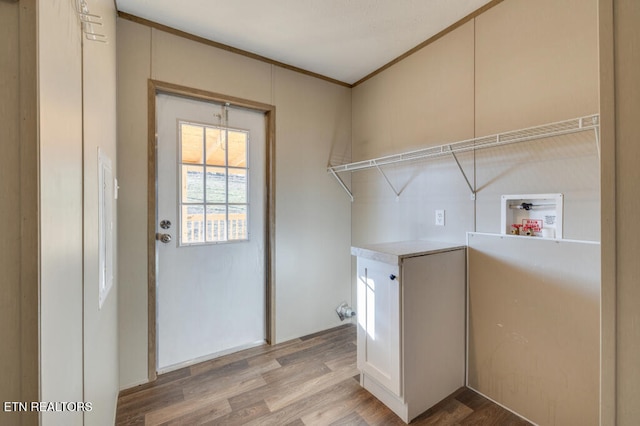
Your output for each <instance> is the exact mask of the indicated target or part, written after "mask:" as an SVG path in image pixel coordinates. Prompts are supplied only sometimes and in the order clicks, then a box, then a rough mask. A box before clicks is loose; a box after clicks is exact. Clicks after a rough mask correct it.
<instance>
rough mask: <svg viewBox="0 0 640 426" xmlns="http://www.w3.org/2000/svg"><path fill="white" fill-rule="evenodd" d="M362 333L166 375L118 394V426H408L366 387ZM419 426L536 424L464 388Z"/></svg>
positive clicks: (347, 331) (322, 336)
mask: <svg viewBox="0 0 640 426" xmlns="http://www.w3.org/2000/svg"><path fill="white" fill-rule="evenodd" d="M355 340H356V328H355V326H353V325H345V326H341V327H338V328H335V329H332V330H327V331H324V332H321V333H317V334H313V335H310V336H306V337H303V338H300V339H295V340H292V341H289V342H286V343H282V344H279V345H274V346H266V345H265V346H260V347H256V348H252V349H247V350H244V351H241V352H237V353H234V354H231V355H226V356H223V357H220V358H216V359H214V360H211V361H207V362H203V363H200V364H197V365H193V366H191V367H187V368H183V369H181V370H176V371H173V372H170V373H167V374H163V375H161V376H159V377H158V379H157V380H156V381H155V382H153V383H147V384H144V385H141V386H137V387H135V388H132V389H127V390H125V391H122V392H121V393H120V396H119V398H118V411H117V415H116V424H117V425H122V426H127V425H259V426H263V425H275V426H285V425H288V426H297V425H385V426H386V425H403V424H404V422H402V420H400V418H399V417H397V416H396V415H395V414H394V413H393V412H391V411H390V410H389V409H388V408H387V407H386V406H384V405H383V404H382V403H381V402H380V401H378V400H377V399H376V398H375V397H373V396H372V395H371V394H370V393H369V392H367V391H366V390H364V389H363V388H361V387H360V384H359V374H358V371H357V369H356V343H355ZM411 424H412V425H413V424H415V425H500V426H503V425H514V426H519V425H530V423H528V422H526V421H524V420H522V419H521V418H519V417H518V416H516V415H514V414H512V413H510V412H509V411H507V410H504V409H503V408H501V407H500V406H498V405H496V404H494V403H492V402H490V401H488V400H487V399H486V398H484V397H482V396H480V395H478V394H477V393H475V392H473V391H472V390H470V389H466V388H461V389H459V390H458V391H456V392H455V393H454V394H452V395H450V396H449V397H447V398H446V399H445V400H443V401H441V402H440V403H438V404H437V405H436V406H434V407H433V408H431V409H429V410H428V411H427V412H425V413H424V414H422V415H421V416H420V417H418V418H416V419H415V420H413V421H412V422H411Z"/></svg>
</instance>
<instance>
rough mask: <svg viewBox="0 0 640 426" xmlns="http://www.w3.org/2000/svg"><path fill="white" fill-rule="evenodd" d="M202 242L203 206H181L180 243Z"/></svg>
mask: <svg viewBox="0 0 640 426" xmlns="http://www.w3.org/2000/svg"><path fill="white" fill-rule="evenodd" d="M202 242H204V206H182V244H190V243H202Z"/></svg>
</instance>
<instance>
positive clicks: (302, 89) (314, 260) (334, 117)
mask: <svg viewBox="0 0 640 426" xmlns="http://www.w3.org/2000/svg"><path fill="white" fill-rule="evenodd" d="M149 78H152V79H156V80H160V81H165V82H170V83H175V84H179V85H182V86H187V87H191V88H195V89H201V90H206V91H210V92H215V93H220V94H224V95H227V96H233V97H237V98H243V99H247V100H251V101H255V102H262V103H266V104H271V105H275V107H276V112H275V114H276V115H275V116H276V138H275V139H276V142H275V144H276V159H275V160H276V166H275V167H276V188H275V192H276V226H275V238H276V243H275V245H276V249H275V250H276V251H275V253H274V254H273V255H274V258H275V262H276V271H275V276H276V278H275V279H276V282H275V298H276V306H275V312H276V318H275V321H276V325H275V333H274V336H273V340H274V343H275V342H281V341H284V340H288V339H291V338H295V337H299V336H302V335H305V334H309V333H313V332H316V331H319V330H323V329H326V328H330V327H333V326H336V325H338V324H339V323H340V322H339V319H338V317H337V315H336V314H335V311H334V309H335V307H336V306H337V305H338V304H339V303H340V302H342V301H343V300H346V301H350V299H351V295H350V292H351V287H350V278H349V277H350V259H349V247H350V235H349V221H350V219H349V217H350V204H349V199H348V197H346V195H345V194H344V193H343V192H342V190H341V188H340V187H339V186H338V185H337V184H336V183H335V182H334V181H333V180H332V178H331V177H330V176H328V175H327V174H326V166H327V163H328V161H329V159H330V158H331V157H332V156H336V155H343V156H344V155H347V156H348V155H349V154H350V151H349V144H350V140H351V135H350V131H351V125H350V123H351V117H350V110H351V94H350V90H349V89H348V88H346V87H342V86H338V85H335V84H332V83H328V82H325V81H322V80H317V79H315V78H312V77H309V76H305V75H301V74H297V73H294V72H291V71H288V70H285V69H282V68H279V67H275V66H272V65H270V64H266V63H263V62H259V61H256V60H253V59H249V58H247V57H244V56H240V55H236V54H233V53H230V52H227V51H225V50H220V49H217V48H214V47H211V46H208V45H205V44H201V43H198V42H194V41H192V40H188V39H184V38H181V37H178V36H175V35H172V34H168V33H165V32H162V31H158V30H155V29H153V30H152V29H150V28H148V27H145V26H142V25H139V24H137V23H132V22H130V21H127V20H123V19H119V20H118V172H119V176H120V186H121V192H120V194H121V198H120V200H119V206H118V214H119V236H120V240H119V273H120V282H119V284H120V289H119V290H120V294H119V300H120V308H119V321H120V337H119V341H120V366H121V369H120V386H121V387H123V388H126V387H130V386H132V385H135V384H138V383H141V382H145V381H146V380H147V355H148V352H147V341H148V340H147V331H148V324H147V233H146V226H147V224H146V217H147V204H146V202H147V201H146V200H147V177H146V176H147V80H148V79H149Z"/></svg>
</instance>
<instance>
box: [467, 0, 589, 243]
mask: <svg viewBox="0 0 640 426" xmlns="http://www.w3.org/2000/svg"><path fill="white" fill-rule="evenodd" d="M596 6H597V4H596V2H595V1H588V2H585V1H566V2H554V1H548V0H545V1H542V2H535V4H534V3H532V2H527V1H522V0H513V1H508V2H504V3H501V4H499V5H498V6H496V7H494V8H492V9H491V10H489V11H488V12H486V13H484V14H483V15H481V16H479V17H478V18H477V19H476V136H485V135H489V134H495V133H498V132H503V131H509V130H517V129H519V128H525V127H529V126H533V125H540V124H545V123H550V122H555V121H560V120H565V119H571V118H576V117H579V116H584V115H589V114H594V113H597V112H598V110H599V107H598V50H597V8H596ZM476 166H477V185H478V196H477V205H476V208H477V213H476V218H477V226H476V230H477V231H478V232H500V196H501V195H503V194H532V193H533V194H535V193H563V194H564V196H565V197H564V201H565V205H564V207H565V211H564V212H565V215H564V221H565V222H564V230H565V232H564V237H565V238H571V239H581V240H591V241H599V239H600V184H599V181H600V175H599V170H600V165H599V157H598V149H597V145H596V139H595V135H594V133H593V132H585V133H583V134H580V135H569V136H562V137H557V138H553V139H549V140H546V141H536V142H528V143H523V144H519V145H513V146H508V147H501V148H494V149H487V150H483V151H481V152H478V153H477V163H476Z"/></svg>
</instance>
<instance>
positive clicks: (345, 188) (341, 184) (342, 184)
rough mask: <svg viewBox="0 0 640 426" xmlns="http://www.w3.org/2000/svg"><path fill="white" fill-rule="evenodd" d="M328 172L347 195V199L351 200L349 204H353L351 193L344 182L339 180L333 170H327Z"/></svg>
mask: <svg viewBox="0 0 640 426" xmlns="http://www.w3.org/2000/svg"><path fill="white" fill-rule="evenodd" d="M329 171H330V172H331V174H332V175H333V177H334V178H336V180H337V181H338V183H339V184H340V186H341V187H342V189H344V190H345V191H346V193H347V194H348V195H349V198H351V202H353V194H352V193H351V191H350V190H349V188H347V185H345V183H344V181H343V180H342V179H340V176H338V174H337V173H336V172H335V170H333V169H332V168H329Z"/></svg>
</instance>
